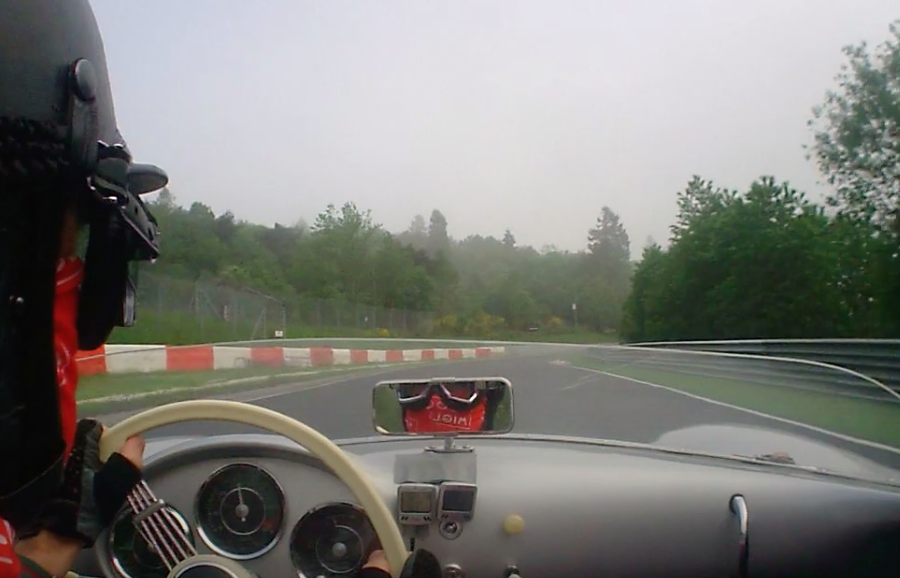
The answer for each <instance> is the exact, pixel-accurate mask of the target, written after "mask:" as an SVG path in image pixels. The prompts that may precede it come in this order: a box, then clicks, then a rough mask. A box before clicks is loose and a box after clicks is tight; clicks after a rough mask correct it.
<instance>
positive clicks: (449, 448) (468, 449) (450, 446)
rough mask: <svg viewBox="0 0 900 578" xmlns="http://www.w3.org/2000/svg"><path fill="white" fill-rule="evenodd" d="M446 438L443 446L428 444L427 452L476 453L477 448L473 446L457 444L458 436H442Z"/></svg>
mask: <svg viewBox="0 0 900 578" xmlns="http://www.w3.org/2000/svg"><path fill="white" fill-rule="evenodd" d="M442 437H443V438H444V445H442V446H427V447H426V448H425V451H426V452H432V453H436V454H463V453H474V452H475V448H473V447H472V446H466V445H462V446H458V445H456V443H455V442H456V436H455V435H448V436H442Z"/></svg>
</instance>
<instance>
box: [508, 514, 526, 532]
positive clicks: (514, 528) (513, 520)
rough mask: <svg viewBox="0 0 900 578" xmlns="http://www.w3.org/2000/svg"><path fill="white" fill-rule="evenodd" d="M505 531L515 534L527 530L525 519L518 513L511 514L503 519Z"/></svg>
mask: <svg viewBox="0 0 900 578" xmlns="http://www.w3.org/2000/svg"><path fill="white" fill-rule="evenodd" d="M503 531H504V532H506V533H507V534H509V535H510V536H514V535H516V534H521V533H522V532H524V531H525V519H524V518H522V516H520V515H518V514H510V515H509V516H507V517H506V519H505V520H503Z"/></svg>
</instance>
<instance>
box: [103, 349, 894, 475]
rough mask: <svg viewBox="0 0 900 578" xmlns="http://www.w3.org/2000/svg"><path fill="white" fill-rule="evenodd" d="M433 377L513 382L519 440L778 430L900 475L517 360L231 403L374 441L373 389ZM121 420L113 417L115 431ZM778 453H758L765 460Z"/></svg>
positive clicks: (665, 395) (877, 453)
mask: <svg viewBox="0 0 900 578" xmlns="http://www.w3.org/2000/svg"><path fill="white" fill-rule="evenodd" d="M435 375H444V376H446V375H456V376H470V377H474V376H489V375H499V376H504V377H507V378H508V379H509V380H510V381H511V382H512V383H513V387H514V394H515V427H514V429H513V432H514V433H515V432H521V433H530V434H551V435H574V436H583V437H590V438H606V439H614V440H623V441H629V442H645V443H646V442H653V441H654V440H656V438H658V437H659V436H660V435H661V434H663V433H665V432H669V431H672V430H676V429H679V428H684V427H690V426H697V425H709V424H735V425H747V426H756V427H765V428H770V429H777V430H780V431H783V432H787V433H792V434H796V435H801V436H804V437H806V438H812V439H815V440H819V441H824V442H826V443H829V444H832V445H835V446H837V447H841V448H844V449H847V450H850V451H852V452H854V453H856V454H858V455H862V456H865V457H867V458H869V459H871V460H874V461H876V462H878V463H880V464H882V465H885V466H888V467H891V468H896V469H898V470H900V455H898V454H897V453H891V452H885V451H883V450H879V449H875V448H869V447H866V446H861V445H859V444H855V443H852V442H848V441H846V440H841V439H839V438H835V437H833V436H829V435H827V434H823V433H817V432H814V431H811V430H809V429H806V428H802V427H798V426H795V425H791V424H788V423H784V422H781V421H776V420H773V419H767V418H765V417H762V416H758V415H753V414H751V413H747V412H744V411H740V410H738V409H733V408H729V407H723V406H721V405H716V404H713V403H709V402H705V401H702V400H699V399H694V398H692V397H688V396H686V395H682V394H680V393H677V392H674V391H669V390H665V389H660V388H655V387H650V386H647V385H643V384H640V383H636V382H634V381H631V380H627V379H623V378H618V377H613V376H609V375H604V374H601V373H598V372H592V371H590V370H585V369H580V368H577V367H572V366H568V365H559V364H554V363H551V358H549V357H518V358H514V359H489V360H477V361H463V362H451V363H443V364H438V365H421V366H416V367H404V368H396V369H387V370H380V371H378V372H377V373H376V374H374V375H373V374H372V373H369V372H366V375H362V374H352V375H349V376H348V375H346V374H345V375H343V376H340V377H332V378H326V379H324V380H320V381H318V382H307V383H302V384H297V385H292V386H281V387H278V388H272V389H268V390H255V391H251V392H247V393H244V394H239V395H232V396H228V398H229V399H235V400H238V401H245V402H249V403H254V404H257V405H260V406H263V407H267V408H271V409H274V410H276V411H279V412H281V413H285V414H287V415H289V416H291V417H294V418H296V419H299V420H301V421H303V422H305V423H307V424H309V425H311V426H312V427H314V428H316V429H318V430H319V431H320V432H322V433H323V434H325V435H326V436H328V437H329V438H331V439H341V438H353V437H366V436H372V435H374V432H373V429H372V425H371V415H372V409H371V394H372V386H373V384H374V383H375V382H377V381H379V380H382V379H391V378H399V379H409V378H422V377H431V376H435ZM121 417H122V416H108V419H106V420H105V421H106V423H113V422H115V421H117V419H120V418H121ZM243 431H254V430H253V429H252V428H247V427H243V426H237V425H233V424H227V423H218V422H195V423H187V424H179V425H175V426H169V427H165V428H160V429H158V430H155V431H154V432H148V435H147V437H158V436H164V435H214V434H220V433H238V432H243ZM778 449H779V448H759V450H758V451H759V453H766V452H772V451H777V450H778Z"/></svg>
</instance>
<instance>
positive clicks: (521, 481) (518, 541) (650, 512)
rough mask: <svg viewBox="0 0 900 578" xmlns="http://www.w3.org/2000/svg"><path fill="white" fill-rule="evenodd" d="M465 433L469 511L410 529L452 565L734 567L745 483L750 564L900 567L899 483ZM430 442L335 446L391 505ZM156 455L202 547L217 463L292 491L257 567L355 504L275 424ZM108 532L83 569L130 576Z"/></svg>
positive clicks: (282, 575)
mask: <svg viewBox="0 0 900 578" xmlns="http://www.w3.org/2000/svg"><path fill="white" fill-rule="evenodd" d="M465 443H467V444H471V445H473V446H474V447H475V450H476V453H475V455H476V459H477V486H478V494H477V501H476V506H475V511H474V516H473V518H472V520H471V521H469V522H466V523H464V524H463V525H462V531H461V533H460V534H459V535H458V536H457V537H455V539H447V538H445V537H444V536H443V535H442V534H441V533H440V532H439V531H438V529H437V527H436V525H434V524H433V525H431V526H429V527H427V528H424V529H419V530H417V534H416V540H415V546H416V547H417V548H426V549H428V550H431V551H432V552H433V553H435V554H436V555H437V557H438V559H439V560H440V561H441V563H442V564H444V565H456V567H457V568H458V569H459V570H461V571H462V575H461V576H465V577H469V578H474V577H482V576H483V577H496V578H505V576H506V572H507V569H508V568H510V567H513V566H514V567H516V568H517V569H518V573H519V574H520V575H521V576H523V577H524V578H528V577H529V576H541V577H544V576H617V577H622V576H666V577H673V576H692V577H699V576H737V575H739V574H738V565H739V560H740V555H741V549H740V538H741V534H740V522H739V516H738V515H737V514H736V512H735V511H734V510H733V509H732V508H731V500H732V497H733V496H734V495H736V494H737V495H741V496H743V498H744V500H745V503H746V506H747V513H748V521H749V524H748V526H747V536H748V539H749V550H748V552H749V556H748V558H747V563H748V570H749V573H748V575H749V576H817V577H821V576H892V577H895V576H900V489H898V488H892V487H888V486H880V485H875V484H869V483H863V482H858V481H854V480H849V479H846V478H840V477H833V476H825V475H822V474H816V473H811V472H805V471H802V470H799V469H795V468H790V467H786V466H782V465H775V464H771V465H765V464H755V463H745V462H738V461H732V460H728V459H716V458H709V457H694V456H688V455H681V454H677V453H667V452H661V451H654V450H649V449H640V448H629V447H616V446H612V447H610V446H605V445H600V444H597V443H587V442H584V441H562V440H559V439H550V438H547V439H539V438H535V437H527V438H525V437H523V438H517V437H516V436H501V437H496V438H480V439H469V440H465ZM166 444H168V447H165V448H164V449H160V448H161V447H162V446H163V445H166ZM427 444H428V440H423V439H421V438H420V439H416V438H407V439H385V438H377V439H373V440H357V441H347V442H344V443H341V444H339V445H342V446H343V447H344V449H345V450H346V451H348V452H349V453H351V454H352V455H354V456H355V457H356V459H357V460H358V461H359V463H360V465H361V466H362V467H363V469H364V470H365V471H366V472H367V473H368V474H369V475H370V479H371V480H372V482H373V483H374V484H375V486H376V488H377V489H378V490H379V492H380V493H381V495H382V496H383V498H384V500H385V503H386V504H387V505H388V506H389V508H391V509H395V508H396V501H397V500H396V498H397V485H396V484H395V480H394V465H395V460H396V459H397V456H409V455H414V454H417V453H421V451H422V449H423V448H424V447H425V445H427ZM155 452H156V453H154V454H153V455H149V456H148V458H147V460H146V461H147V465H146V479H147V481H148V483H149V484H150V486H151V487H152V488H153V489H154V491H155V492H156V494H157V496H159V497H160V498H162V499H164V500H165V501H166V502H167V503H168V504H170V505H171V506H173V507H174V508H175V509H176V510H177V511H179V512H180V513H181V514H183V515H184V517H185V518H186V519H187V522H188V523H189V525H190V527H191V531H192V533H193V535H194V541H195V544H196V547H197V550H198V552H200V553H212V551H211V550H210V549H209V547H208V546H207V545H206V544H205V543H204V541H203V540H202V539H201V538H199V537H198V536H197V517H196V511H195V510H196V507H195V498H196V496H197V493H198V490H199V488H200V487H201V485H202V484H203V482H204V481H205V480H206V479H207V478H208V477H209V476H210V474H212V473H213V472H215V471H216V470H217V469H219V468H221V467H223V466H226V465H228V464H233V463H248V464H253V465H256V466H259V467H261V468H262V469H263V470H264V471H266V472H268V473H269V474H270V475H271V476H272V477H273V478H274V479H275V480H276V481H277V483H278V484H279V485H280V486H281V489H282V490H283V493H284V497H285V501H284V512H283V514H284V515H283V522H282V523H281V527H280V528H279V529H278V530H279V531H280V533H279V538H278V540H277V542H276V543H275V545H274V546H273V547H272V548H271V549H270V550H268V551H267V552H265V553H264V554H262V555H260V556H258V557H256V558H253V559H249V560H242V561H241V563H242V564H245V565H246V567H248V568H249V569H250V570H251V571H253V572H254V573H256V574H257V575H258V576H260V577H261V578H288V577H291V576H298V575H299V574H300V572H299V571H298V569H297V567H296V566H295V564H294V563H293V562H292V555H291V551H290V543H291V539H292V530H293V529H294V527H295V525H296V524H297V523H298V521H299V520H300V519H301V518H303V517H304V515H306V514H307V513H308V512H310V511H315V510H316V509H317V508H320V507H321V506H323V505H326V504H329V503H346V504H353V503H354V502H355V500H354V497H353V495H352V494H351V493H350V492H349V490H348V489H347V488H346V487H345V486H344V485H343V484H342V483H341V482H340V481H338V480H337V479H336V478H335V477H334V476H333V475H332V474H331V473H330V472H328V470H327V469H326V468H325V467H324V466H323V465H322V464H321V463H320V462H319V461H318V460H316V459H315V458H313V457H312V456H310V455H309V454H308V453H307V452H305V451H304V450H302V449H300V448H297V447H296V446H293V445H292V444H291V443H290V442H287V441H286V440H283V439H282V438H279V437H277V436H268V435H241V436H220V437H208V438H198V439H190V440H178V441H176V440H169V441H168V442H166V441H165V440H161V441H160V442H159V443H158V444H157V448H156V450H155ZM149 453H150V448H149V446H148V454H149ZM510 516H518V517H519V518H520V520H519V522H520V524H519V527H518V528H516V531H512V530H510V528H511V526H507V527H505V526H504V522H505V521H508V518H509V517H510ZM521 522H524V527H522V526H521ZM108 543H109V541H108V537H107V536H104V537H102V538H101V539H100V540H98V543H97V546H95V548H94V550H92V551H86V552H85V553H84V554H83V556H82V557H81V558H80V559H79V562H78V565H77V567H76V568H75V570H76V572H78V573H80V574H88V575H94V576H107V577H109V578H125V577H123V576H122V575H121V574H120V573H118V572H117V570H116V569H115V568H114V567H113V565H111V564H110V551H109V549H108ZM344 575H348V576H352V575H353V572H348V573H346V574H344ZM458 576H459V574H458ZM132 578H143V577H140V576H134V577H132Z"/></svg>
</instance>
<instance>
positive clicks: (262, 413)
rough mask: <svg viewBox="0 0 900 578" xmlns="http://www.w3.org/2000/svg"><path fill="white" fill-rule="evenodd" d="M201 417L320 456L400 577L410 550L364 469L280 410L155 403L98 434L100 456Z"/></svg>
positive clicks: (203, 402)
mask: <svg viewBox="0 0 900 578" xmlns="http://www.w3.org/2000/svg"><path fill="white" fill-rule="evenodd" d="M198 420H206V421H228V422H233V423H239V424H243V425H249V426H254V427H259V428H263V429H265V430H268V431H270V432H272V433H276V434H279V435H282V436H284V437H286V438H288V439H290V440H291V441H293V442H295V443H297V444H299V445H301V446H303V447H304V448H306V449H307V450H309V451H310V452H311V453H312V454H313V455H314V456H316V457H317V458H319V459H320V460H322V462H324V463H325V465H326V466H328V467H329V468H330V469H331V471H333V472H334V474H335V475H336V476H337V477H338V479H340V480H341V481H342V482H343V483H344V484H345V485H346V486H347V487H348V488H350V491H351V492H353V495H354V496H355V497H356V499H357V500H358V501H359V505H360V506H361V507H362V508H363V509H364V510H365V512H366V514H367V515H368V517H369V520H370V521H371V522H372V528H373V529H374V530H375V534H376V535H377V536H378V539H379V540H380V541H381V546H382V548H384V553H385V555H386V556H387V561H388V565H389V566H390V568H391V575H392V576H394V577H395V578H398V577H399V576H400V571H401V570H402V568H403V564H404V562H406V558H407V556H408V555H409V554H408V553H407V551H406V546H405V545H404V543H403V537H402V536H401V535H400V529H399V528H398V527H397V524H396V523H395V522H394V517H393V515H392V514H391V512H390V510H388V508H387V506H386V505H385V504H384V502H383V501H382V500H381V497H380V496H379V495H378V492H377V491H376V489H375V487H374V486H373V485H372V483H371V482H370V481H369V479H368V477H367V476H366V474H365V473H364V472H363V471H362V470H361V469H360V468H359V467H358V466H357V465H356V464H355V463H354V462H353V461H351V460H350V458H349V457H348V456H347V454H346V453H344V451H343V450H342V449H341V448H339V447H338V446H337V445H335V443H334V442H332V441H331V440H329V439H328V438H327V437H325V436H324V435H322V434H321V433H319V432H318V431H316V430H315V429H313V428H311V427H309V426H308V425H306V424H304V423H302V422H299V421H297V420H295V419H292V418H289V417H287V416H286V415H283V414H280V413H278V412H276V411H273V410H270V409H266V408H264V407H259V406H255V405H250V404H246V403H240V402H237V401H228V400H223V399H196V400H190V401H181V402H177V403H172V404H168V405H163V406H160V407H154V408H152V409H148V410H146V411H142V412H141V413H138V414H136V415H133V416H131V417H129V418H127V419H125V420H123V421H121V422H119V423H117V424H116V425H114V426H111V427H109V428H108V429H107V430H106V431H105V432H104V434H103V437H102V438H101V439H100V459H101V460H103V461H106V459H107V458H109V456H110V455H111V454H112V453H113V452H115V451H116V450H118V449H119V448H120V447H122V444H124V443H125V440H126V439H128V438H129V437H131V436H133V435H138V434H141V433H144V432H145V431H147V430H151V429H154V428H158V427H161V426H165V425H171V424H175V423H181V422H186V421H198Z"/></svg>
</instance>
